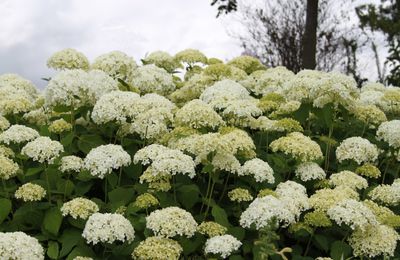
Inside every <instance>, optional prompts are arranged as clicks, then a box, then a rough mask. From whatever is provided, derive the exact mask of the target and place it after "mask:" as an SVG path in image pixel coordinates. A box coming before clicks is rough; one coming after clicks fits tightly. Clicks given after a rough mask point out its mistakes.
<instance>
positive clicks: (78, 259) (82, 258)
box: [73, 256, 93, 260]
mask: <svg viewBox="0 0 400 260" xmlns="http://www.w3.org/2000/svg"><path fill="white" fill-rule="evenodd" d="M73 260H93V258H91V257H88V256H76V257H74V259H73Z"/></svg>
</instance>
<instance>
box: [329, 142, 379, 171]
mask: <svg viewBox="0 0 400 260" xmlns="http://www.w3.org/2000/svg"><path fill="white" fill-rule="evenodd" d="M378 155H379V150H378V148H377V147H376V145H374V144H371V142H370V141H368V140H367V139H364V138H362V137H359V136H355V137H349V138H347V139H345V140H343V141H342V142H341V143H340V145H339V147H338V148H337V149H336V158H337V160H338V161H339V162H343V161H344V160H353V161H355V162H356V163H357V164H362V163H364V162H375V161H376V160H377V159H378Z"/></svg>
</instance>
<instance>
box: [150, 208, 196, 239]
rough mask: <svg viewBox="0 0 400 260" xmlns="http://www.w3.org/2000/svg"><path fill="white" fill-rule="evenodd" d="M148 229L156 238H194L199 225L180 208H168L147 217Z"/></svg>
mask: <svg viewBox="0 0 400 260" xmlns="http://www.w3.org/2000/svg"><path fill="white" fill-rule="evenodd" d="M146 227H147V228H148V229H150V230H152V231H153V232H154V234H155V235H156V236H163V237H167V238H169V237H174V236H177V235H179V236H186V237H192V236H193V235H194V233H195V232H196V230H197V223H196V221H195V220H194V218H193V216H192V215H191V214H190V213H189V212H187V211H186V210H183V209H181V208H178V207H168V208H164V209H159V210H156V211H153V212H152V213H150V215H149V216H148V217H146Z"/></svg>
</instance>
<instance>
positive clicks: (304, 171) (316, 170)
mask: <svg viewBox="0 0 400 260" xmlns="http://www.w3.org/2000/svg"><path fill="white" fill-rule="evenodd" d="M295 173H296V176H297V177H298V178H299V179H300V180H302V181H310V180H322V179H324V178H325V176H326V173H325V171H324V170H323V169H322V168H321V167H320V166H319V165H318V164H317V163H315V162H304V163H301V164H299V165H298V166H297V168H296V170H295Z"/></svg>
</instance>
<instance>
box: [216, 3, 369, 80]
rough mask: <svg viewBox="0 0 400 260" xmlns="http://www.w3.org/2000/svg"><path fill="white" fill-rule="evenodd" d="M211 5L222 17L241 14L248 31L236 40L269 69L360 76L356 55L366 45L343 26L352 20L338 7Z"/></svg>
mask: <svg viewBox="0 0 400 260" xmlns="http://www.w3.org/2000/svg"><path fill="white" fill-rule="evenodd" d="M232 2H234V5H233V3H232ZM258 3H260V1H259V2H258ZM212 4H213V5H217V4H218V11H219V12H218V15H220V14H223V13H229V12H233V11H238V12H237V14H238V16H239V19H238V20H239V22H240V23H241V24H242V25H243V28H245V30H244V31H242V32H240V33H239V34H238V35H235V36H236V37H237V38H239V39H240V41H241V43H242V46H243V47H244V49H245V52H246V53H251V54H252V55H253V56H255V57H257V58H259V59H260V60H261V61H262V62H263V63H265V64H266V65H269V66H277V65H283V66H285V67H287V68H288V69H290V70H292V71H294V72H298V71H299V70H301V69H319V70H332V69H334V68H337V67H338V64H340V65H341V68H342V70H343V71H344V72H346V73H348V74H352V75H353V76H355V77H356V78H357V77H359V75H358V73H357V62H356V61H357V55H356V54H357V50H358V49H359V48H360V47H361V46H362V45H363V44H364V43H363V42H360V41H359V40H358V39H357V37H356V35H355V34H354V31H353V32H351V30H350V28H346V27H344V26H340V25H342V24H344V23H346V21H348V20H349V17H348V13H347V12H338V10H337V9H338V8H337V7H338V3H337V2H336V3H333V2H332V1H328V0H319V1H318V0H292V1H278V0H268V1H264V2H263V6H262V5H260V4H255V2H252V3H248V4H246V3H244V1H242V2H237V1H236V0H214V1H213V2H212ZM238 4H239V8H238ZM335 4H336V5H335ZM340 5H341V6H340V7H342V10H346V7H347V8H349V7H348V5H347V4H346V3H345V1H343V2H341V3H340ZM351 29H354V28H351Z"/></svg>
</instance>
